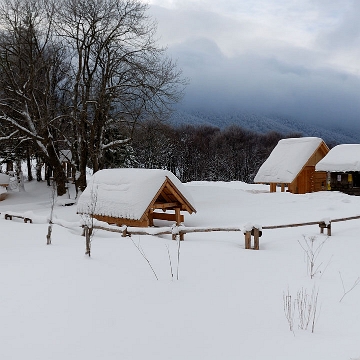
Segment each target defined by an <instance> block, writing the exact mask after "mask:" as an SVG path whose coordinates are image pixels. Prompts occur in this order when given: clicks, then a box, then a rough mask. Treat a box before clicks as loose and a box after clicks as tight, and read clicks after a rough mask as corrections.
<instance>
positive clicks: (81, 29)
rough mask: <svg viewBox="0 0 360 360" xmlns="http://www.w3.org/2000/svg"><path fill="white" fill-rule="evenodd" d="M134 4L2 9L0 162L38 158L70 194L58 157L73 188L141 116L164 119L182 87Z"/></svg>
mask: <svg viewBox="0 0 360 360" xmlns="http://www.w3.org/2000/svg"><path fill="white" fill-rule="evenodd" d="M146 12H147V5H145V4H144V3H142V2H141V1H140V0H56V1H54V0H2V1H1V2H0V23H1V29H0V149H1V150H0V151H1V153H0V157H2V158H5V159H9V158H10V157H12V156H13V157H15V158H18V159H19V158H21V157H24V156H25V154H26V156H27V158H28V159H29V158H30V157H36V158H38V159H39V161H41V162H44V163H46V164H48V166H50V167H51V169H52V171H53V176H54V180H55V181H56V184H57V193H58V195H62V194H64V193H65V191H66V187H65V184H66V174H65V172H64V170H63V167H62V166H61V161H60V156H59V154H60V150H61V149H70V150H71V153H72V162H73V166H74V169H75V170H76V174H77V175H76V187H77V189H80V190H83V189H84V188H85V186H86V167H87V166H90V167H91V168H92V169H93V171H94V172H95V171H97V170H99V169H101V168H103V167H105V166H106V156H107V155H110V154H111V153H112V152H116V151H119V149H120V148H125V149H126V148H127V147H126V146H125V144H126V143H128V142H129V141H130V139H131V137H132V134H133V130H134V127H135V125H136V124H137V123H138V122H139V121H142V120H144V119H150V118H151V119H154V120H159V119H164V118H166V116H167V114H168V112H169V111H170V109H171V106H172V105H173V104H174V103H176V102H177V101H178V100H179V99H180V97H181V95H182V91H183V87H184V85H185V81H184V79H183V78H182V76H181V72H180V71H179V70H178V69H177V68H176V64H175V63H174V62H173V61H172V60H171V59H169V58H168V57H167V56H166V52H165V49H163V48H161V47H159V46H157V44H156V41H155V30H156V26H155V23H154V22H153V21H152V20H151V19H150V18H148V16H147V14H146Z"/></svg>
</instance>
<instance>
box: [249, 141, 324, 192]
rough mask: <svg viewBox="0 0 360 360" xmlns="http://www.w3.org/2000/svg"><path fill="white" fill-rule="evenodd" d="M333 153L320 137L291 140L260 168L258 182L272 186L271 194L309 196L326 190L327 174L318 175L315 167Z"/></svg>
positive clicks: (277, 149) (281, 144)
mask: <svg viewBox="0 0 360 360" xmlns="http://www.w3.org/2000/svg"><path fill="white" fill-rule="evenodd" d="M328 152H329V148H328V147H327V145H326V144H325V142H324V141H323V140H322V139H320V138H317V137H303V138H288V139H282V140H280V141H279V142H278V144H277V145H276V147H275V148H274V150H273V151H272V152H271V154H270V156H269V158H268V159H267V160H266V161H265V162H264V163H263V165H262V166H261V167H260V169H259V171H258V173H257V174H256V176H255V178H254V182H255V183H265V184H270V192H276V188H277V186H278V185H281V191H285V187H287V191H288V192H291V193H293V194H305V193H309V192H314V191H320V190H325V189H326V172H321V171H320V172H315V165H316V164H317V163H318V162H319V161H320V160H321V159H323V158H324V156H325V155H326V154H327V153H328Z"/></svg>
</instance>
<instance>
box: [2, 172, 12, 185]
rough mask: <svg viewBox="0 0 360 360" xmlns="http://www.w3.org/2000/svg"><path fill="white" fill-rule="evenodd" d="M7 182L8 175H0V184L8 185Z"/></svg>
mask: <svg viewBox="0 0 360 360" xmlns="http://www.w3.org/2000/svg"><path fill="white" fill-rule="evenodd" d="M9 181H10V177H9V175H6V174H1V173H0V184H2V185H9Z"/></svg>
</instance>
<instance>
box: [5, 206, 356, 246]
mask: <svg viewBox="0 0 360 360" xmlns="http://www.w3.org/2000/svg"><path fill="white" fill-rule="evenodd" d="M13 217H17V218H21V219H24V222H30V223H32V219H30V218H28V217H25V216H23V215H22V214H18V213H11V212H8V213H6V214H5V219H6V220H12V218H13ZM357 219H360V215H356V216H350V217H345V218H339V219H332V220H328V221H325V220H321V221H310V222H303V223H294V224H285V225H269V226H261V227H260V226H259V227H256V226H252V227H250V228H246V229H243V228H240V227H185V226H172V227H161V228H155V227H150V228H138V227H130V226H129V227H128V226H116V227H115V226H110V225H109V226H101V225H96V224H95V225H93V226H92V229H100V230H105V231H111V232H116V233H121V236H123V237H126V236H131V235H165V234H168V235H172V239H173V240H175V239H176V237H177V236H179V238H180V240H184V235H185V234H189V233H196V232H214V231H219V232H229V231H238V232H242V233H243V234H244V236H245V249H254V250H259V249H260V237H261V236H262V232H263V230H271V229H283V228H292V227H299V226H309V225H318V226H319V228H320V233H324V229H327V235H328V236H331V224H332V223H336V222H342V221H348V220H357ZM59 225H62V224H59ZM83 228H84V233H83V235H84V236H85V237H86V238H87V240H89V238H90V236H91V231H92V230H91V229H89V227H88V226H83ZM252 243H253V245H252Z"/></svg>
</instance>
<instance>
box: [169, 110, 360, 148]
mask: <svg viewBox="0 0 360 360" xmlns="http://www.w3.org/2000/svg"><path fill="white" fill-rule="evenodd" d="M170 121H171V123H172V124H175V125H181V124H192V125H208V126H216V127H219V128H221V129H224V128H226V127H228V126H230V125H238V126H241V127H243V128H245V129H248V130H251V131H254V132H257V133H267V132H270V131H276V132H279V133H281V134H284V135H287V134H291V133H301V134H302V135H303V136H317V137H320V138H322V139H324V140H325V141H326V142H327V143H329V144H335V143H336V144H350V143H360V133H359V132H351V133H350V131H349V130H346V129H333V128H330V127H329V128H325V127H321V126H319V125H315V124H314V125H311V124H305V123H303V122H300V121H296V120H292V119H289V118H285V117H281V116H264V115H258V114H247V113H242V112H229V113H216V112H199V111H177V112H175V113H174V114H173V115H172V117H171V119H170Z"/></svg>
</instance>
